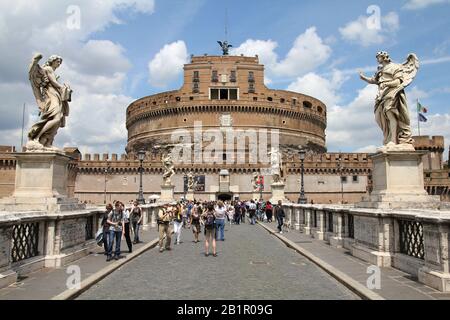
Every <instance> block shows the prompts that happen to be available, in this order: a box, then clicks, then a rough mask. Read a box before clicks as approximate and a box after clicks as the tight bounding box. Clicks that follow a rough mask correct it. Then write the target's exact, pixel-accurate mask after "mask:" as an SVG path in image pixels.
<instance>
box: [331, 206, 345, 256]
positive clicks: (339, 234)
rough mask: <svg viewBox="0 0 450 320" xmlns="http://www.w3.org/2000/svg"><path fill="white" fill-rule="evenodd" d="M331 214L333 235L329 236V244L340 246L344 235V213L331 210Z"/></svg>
mask: <svg viewBox="0 0 450 320" xmlns="http://www.w3.org/2000/svg"><path fill="white" fill-rule="evenodd" d="M332 214H333V234H334V235H333V236H332V237H330V245H331V246H333V247H336V248H342V246H343V236H344V232H343V231H344V214H343V213H342V212H336V211H335V212H332Z"/></svg>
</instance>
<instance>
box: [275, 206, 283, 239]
mask: <svg viewBox="0 0 450 320" xmlns="http://www.w3.org/2000/svg"><path fill="white" fill-rule="evenodd" d="M274 211H275V217H276V219H277V221H278V226H277V228H278V232H279V233H283V229H282V228H283V219H284V217H285V214H284V209H283V205H282V203H281V200H278V204H277V205H276V206H275V208H274Z"/></svg>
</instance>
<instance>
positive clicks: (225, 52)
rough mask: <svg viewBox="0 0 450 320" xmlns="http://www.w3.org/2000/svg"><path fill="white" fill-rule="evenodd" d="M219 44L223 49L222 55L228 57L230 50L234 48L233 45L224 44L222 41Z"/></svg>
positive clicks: (225, 42)
mask: <svg viewBox="0 0 450 320" xmlns="http://www.w3.org/2000/svg"><path fill="white" fill-rule="evenodd" d="M217 43H218V44H219V45H220V47H221V48H222V54H223V55H224V56H227V55H228V49H229V48H231V47H232V45H231V44H228V41H226V40H225V41H224V42H222V41H217Z"/></svg>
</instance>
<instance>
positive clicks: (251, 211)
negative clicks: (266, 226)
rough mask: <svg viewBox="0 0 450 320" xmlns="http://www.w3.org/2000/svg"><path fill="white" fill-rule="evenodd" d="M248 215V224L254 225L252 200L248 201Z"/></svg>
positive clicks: (254, 213) (253, 203) (253, 202)
mask: <svg viewBox="0 0 450 320" xmlns="http://www.w3.org/2000/svg"><path fill="white" fill-rule="evenodd" d="M248 214H249V218H250V219H249V220H250V224H255V223H256V204H255V201H254V200H251V201H250V204H249V205H248Z"/></svg>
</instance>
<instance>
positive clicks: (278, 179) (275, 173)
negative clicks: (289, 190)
mask: <svg viewBox="0 0 450 320" xmlns="http://www.w3.org/2000/svg"><path fill="white" fill-rule="evenodd" d="M269 156H270V166H271V171H272V179H273V184H278V185H282V184H284V167H283V159H282V155H281V152H280V150H279V149H277V148H274V147H272V148H271V149H270V152H269Z"/></svg>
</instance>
